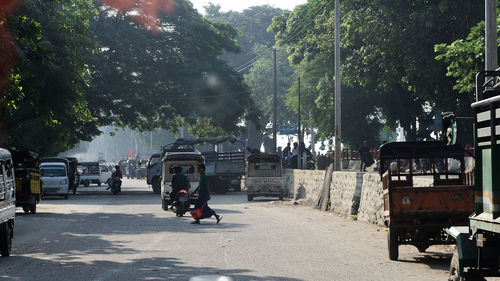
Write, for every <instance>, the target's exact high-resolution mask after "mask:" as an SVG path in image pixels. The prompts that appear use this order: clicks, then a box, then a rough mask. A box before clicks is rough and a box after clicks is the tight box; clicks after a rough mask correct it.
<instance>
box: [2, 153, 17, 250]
mask: <svg viewBox="0 0 500 281" xmlns="http://www.w3.org/2000/svg"><path fill="white" fill-rule="evenodd" d="M14 175H15V174H14V164H13V162H12V157H11V154H10V153H9V151H8V150H6V149H2V148H0V254H1V255H2V256H4V257H6V256H9V255H10V250H11V247H12V238H13V237H14V219H15V216H16V192H15V191H16V187H15V177H14Z"/></svg>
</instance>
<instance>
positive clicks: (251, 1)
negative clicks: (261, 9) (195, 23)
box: [191, 0, 307, 14]
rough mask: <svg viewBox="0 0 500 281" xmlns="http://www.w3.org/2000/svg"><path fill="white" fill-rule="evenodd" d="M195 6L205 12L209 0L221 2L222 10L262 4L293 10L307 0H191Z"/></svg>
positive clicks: (239, 9)
mask: <svg viewBox="0 0 500 281" xmlns="http://www.w3.org/2000/svg"><path fill="white" fill-rule="evenodd" d="M191 2H192V3H193V5H194V7H195V8H196V9H197V10H198V12H200V13H202V14H204V13H205V10H204V9H203V6H206V5H207V4H208V3H209V2H212V3H214V4H219V5H220V6H221V9H222V11H224V12H226V11H230V10H233V11H239V12H241V11H242V10H244V9H246V8H249V7H252V6H260V5H266V4H268V5H270V6H273V7H276V8H281V9H287V10H293V8H294V7H295V6H297V5H300V4H304V3H306V2H307V0H246V1H243V0H191Z"/></svg>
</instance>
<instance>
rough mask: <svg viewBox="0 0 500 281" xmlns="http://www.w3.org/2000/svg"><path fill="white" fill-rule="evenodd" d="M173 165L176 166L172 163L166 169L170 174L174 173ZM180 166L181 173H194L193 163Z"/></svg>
mask: <svg viewBox="0 0 500 281" xmlns="http://www.w3.org/2000/svg"><path fill="white" fill-rule="evenodd" d="M175 166H176V165H174V166H170V168H169V169H168V172H169V173H170V174H172V175H173V174H175V172H174V167H175ZM181 167H182V173H183V174H184V175H190V174H194V172H195V168H194V166H193V165H182V166H181Z"/></svg>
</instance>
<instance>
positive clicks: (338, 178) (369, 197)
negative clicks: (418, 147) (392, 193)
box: [283, 169, 433, 226]
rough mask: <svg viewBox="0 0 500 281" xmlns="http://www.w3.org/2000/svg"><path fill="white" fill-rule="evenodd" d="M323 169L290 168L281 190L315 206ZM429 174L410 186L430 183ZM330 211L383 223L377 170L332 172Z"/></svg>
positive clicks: (296, 199) (297, 199)
mask: <svg viewBox="0 0 500 281" xmlns="http://www.w3.org/2000/svg"><path fill="white" fill-rule="evenodd" d="M325 172H326V171H309V170H291V169H287V170H285V172H284V175H283V183H284V190H285V194H286V196H287V197H288V198H292V199H293V200H294V201H297V202H299V203H301V204H303V205H307V206H316V203H317V202H318V200H319V197H320V196H321V189H322V188H323V180H324V178H325ZM432 181H433V180H432V178H430V177H424V178H414V186H431V185H432ZM330 211H332V212H334V213H336V214H340V215H342V216H345V217H350V216H352V217H353V218H354V216H355V217H356V218H357V219H358V220H361V221H364V222H368V223H373V224H378V225H381V226H383V224H384V204H383V199H382V182H381V180H380V175H379V174H378V173H359V172H334V173H333V175H332V183H331V185H330Z"/></svg>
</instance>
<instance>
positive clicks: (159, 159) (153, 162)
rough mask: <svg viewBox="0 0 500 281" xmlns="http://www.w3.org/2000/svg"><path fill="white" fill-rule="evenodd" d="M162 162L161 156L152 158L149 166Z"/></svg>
mask: <svg viewBox="0 0 500 281" xmlns="http://www.w3.org/2000/svg"><path fill="white" fill-rule="evenodd" d="M160 162H161V158H160V156H151V159H149V166H153V165H156V164H158V163H160Z"/></svg>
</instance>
